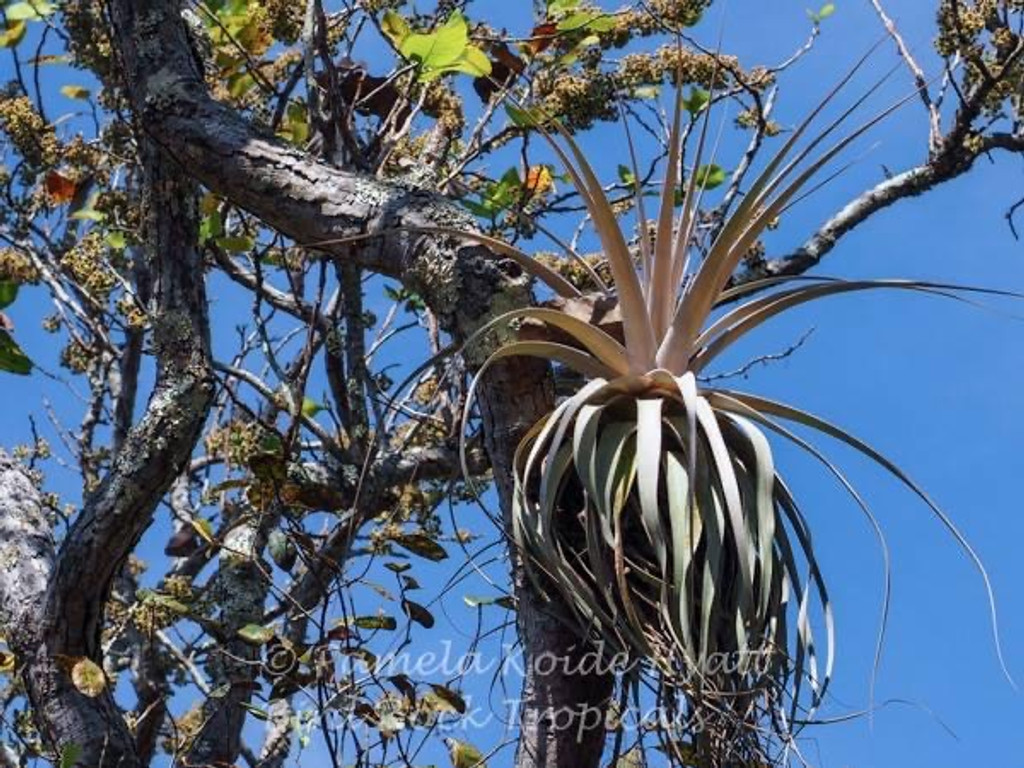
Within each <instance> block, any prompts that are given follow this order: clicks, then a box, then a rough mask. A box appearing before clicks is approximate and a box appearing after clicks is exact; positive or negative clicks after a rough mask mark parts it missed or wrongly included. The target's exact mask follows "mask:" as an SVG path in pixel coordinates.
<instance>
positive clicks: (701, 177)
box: [697, 163, 725, 189]
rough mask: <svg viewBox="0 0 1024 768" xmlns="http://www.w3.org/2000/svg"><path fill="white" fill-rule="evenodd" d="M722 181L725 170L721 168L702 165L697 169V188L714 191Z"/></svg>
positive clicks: (712, 165) (713, 165) (712, 164)
mask: <svg viewBox="0 0 1024 768" xmlns="http://www.w3.org/2000/svg"><path fill="white" fill-rule="evenodd" d="M724 181H725V169H724V168H722V167H721V166H718V165H715V164H714V163H711V164H710V165H702V166H701V167H700V168H698V169H697V186H699V187H703V188H704V189H714V188H715V187H718V186H721V184H722V183H723V182H724Z"/></svg>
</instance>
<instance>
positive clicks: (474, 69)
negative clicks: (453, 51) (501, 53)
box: [452, 45, 491, 77]
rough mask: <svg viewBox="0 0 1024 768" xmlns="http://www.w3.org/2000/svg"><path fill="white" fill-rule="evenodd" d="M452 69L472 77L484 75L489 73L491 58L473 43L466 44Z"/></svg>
mask: <svg viewBox="0 0 1024 768" xmlns="http://www.w3.org/2000/svg"><path fill="white" fill-rule="evenodd" d="M452 69H454V70H455V71H457V72H464V73H465V74H467V75H472V76H473V77H486V76H487V75H489V74H491V60H490V59H488V58H487V56H486V55H485V54H484V52H483V51H481V50H480V49H479V48H477V47H476V46H475V45H468V46H466V50H465V52H464V53H463V55H462V59H461V60H459V61H458V62H457V63H456V64H455V65H454V66H453V67H452Z"/></svg>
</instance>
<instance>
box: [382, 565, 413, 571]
mask: <svg viewBox="0 0 1024 768" xmlns="http://www.w3.org/2000/svg"><path fill="white" fill-rule="evenodd" d="M384 567H385V568H387V569H388V570H389V571H392V572H393V573H405V572H406V571H408V570H409V569H410V568H412V565H410V564H409V563H384Z"/></svg>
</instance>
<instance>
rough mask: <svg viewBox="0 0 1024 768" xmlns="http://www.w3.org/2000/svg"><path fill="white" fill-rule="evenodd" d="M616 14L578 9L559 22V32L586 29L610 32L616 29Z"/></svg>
mask: <svg viewBox="0 0 1024 768" xmlns="http://www.w3.org/2000/svg"><path fill="white" fill-rule="evenodd" d="M616 24H617V21H616V19H615V16H614V15H610V14H607V13H602V12H600V11H577V12H575V13H572V14H570V15H569V16H567V17H565V18H564V19H562V20H561V21H560V22H558V31H559V32H576V31H578V30H581V29H586V30H589V31H592V32H609V31H611V30H613V29H615V25H616Z"/></svg>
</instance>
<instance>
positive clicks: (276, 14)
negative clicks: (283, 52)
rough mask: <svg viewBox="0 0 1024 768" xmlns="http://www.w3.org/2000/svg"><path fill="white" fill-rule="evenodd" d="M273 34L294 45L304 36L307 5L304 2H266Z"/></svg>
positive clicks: (293, 0) (278, 0) (290, 0)
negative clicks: (303, 25) (303, 23)
mask: <svg viewBox="0 0 1024 768" xmlns="http://www.w3.org/2000/svg"><path fill="white" fill-rule="evenodd" d="M263 7H264V8H265V9H266V12H267V17H268V18H269V19H270V31H271V34H273V35H274V37H275V38H276V39H278V40H280V41H281V42H283V43H288V44H291V43H294V42H295V41H296V40H298V39H299V35H301V34H302V22H303V19H304V16H305V12H306V4H305V3H304V2H302V0H264V3H263Z"/></svg>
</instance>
